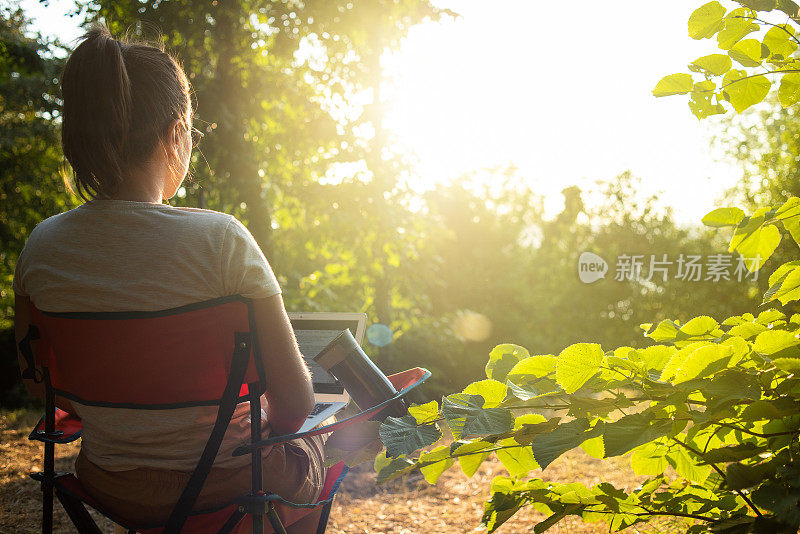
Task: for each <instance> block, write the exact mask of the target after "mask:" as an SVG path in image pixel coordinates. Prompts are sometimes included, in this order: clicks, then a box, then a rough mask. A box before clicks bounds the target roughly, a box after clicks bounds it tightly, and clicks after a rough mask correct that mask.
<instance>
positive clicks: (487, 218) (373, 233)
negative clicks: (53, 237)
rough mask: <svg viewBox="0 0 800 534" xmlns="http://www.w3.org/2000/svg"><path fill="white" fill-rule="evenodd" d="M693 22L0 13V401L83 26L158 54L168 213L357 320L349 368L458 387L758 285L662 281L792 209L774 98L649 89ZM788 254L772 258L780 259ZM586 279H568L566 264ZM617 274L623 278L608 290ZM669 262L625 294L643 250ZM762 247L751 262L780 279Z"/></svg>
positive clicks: (464, 13)
mask: <svg viewBox="0 0 800 534" xmlns="http://www.w3.org/2000/svg"><path fill="white" fill-rule="evenodd" d="M697 5H698V4H697V3H696V2H693V1H689V0H676V1H673V2H669V3H663V2H661V3H658V4H656V3H651V2H641V1H636V0H617V1H615V2H612V3H608V2H605V3H598V2H590V1H588V0H579V1H576V2H571V3H569V5H568V6H567V5H564V4H562V3H558V2H548V3H543V2H526V1H522V0H518V1H510V0H509V1H505V0H503V1H494V2H491V3H488V2H477V1H473V0H461V1H449V2H448V1H435V2H433V1H422V0H402V1H401V0H397V1H391V0H360V1H359V0H349V1H348V0H310V1H309V0H306V1H302V2H301V1H275V2H268V1H265V0H262V1H259V2H256V1H249V0H225V1H218V0H213V1H209V2H198V1H191V0H172V1H162V0H134V1H119V0H117V1H110V0H101V1H97V2H84V1H81V0H76V1H73V0H69V1H57V0H51V1H50V2H37V1H35V0H25V1H22V2H19V1H11V2H9V1H8V0H0V244H2V246H1V247H0V309H2V315H1V316H0V404H2V406H3V407H5V408H15V407H19V406H24V405H26V404H27V403H29V402H31V401H29V400H28V399H27V398H26V397H25V395H24V393H23V390H22V387H21V385H20V384H19V371H18V369H17V363H16V352H15V349H14V339H13V314H14V312H13V300H14V296H13V292H12V290H11V281H12V277H13V272H14V265H15V262H16V259H17V256H18V254H19V252H20V250H22V247H23V246H24V244H25V241H26V238H27V236H28V234H29V232H30V231H31V229H32V228H33V227H34V226H35V225H36V224H37V223H38V222H40V221H41V220H43V219H44V218H46V217H48V216H51V215H54V214H56V213H59V212H61V211H64V210H68V209H71V208H73V207H76V206H77V205H79V204H80V201H79V200H78V199H77V198H76V197H74V196H72V195H70V194H69V193H68V192H67V191H66V190H65V187H64V185H63V182H62V179H61V175H60V173H61V170H62V169H63V167H64V165H65V164H66V162H65V160H64V158H63V156H62V154H61V151H60V137H59V124H60V99H59V86H58V78H59V75H60V71H61V68H62V66H63V61H64V58H65V57H66V55H67V54H68V51H69V50H70V49H71V47H73V46H74V45H75V39H76V38H78V37H79V36H80V35H81V33H82V29H81V28H82V26H84V25H85V24H87V23H88V22H90V21H93V20H103V21H105V22H106V24H108V25H109V27H110V28H111V30H112V32H113V33H114V34H115V35H118V36H123V35H126V34H127V35H130V36H131V37H133V38H147V39H151V40H159V39H160V40H162V41H163V42H164V44H165V45H166V46H167V48H168V49H169V50H170V51H171V52H172V53H173V54H174V55H176V56H177V57H178V58H179V59H180V61H181V62H182V64H183V66H184V68H185V70H186V72H187V74H188V75H189V77H190V81H191V84H192V88H193V94H194V100H195V113H196V114H195V126H196V127H197V128H199V129H201V130H203V131H204V132H205V137H204V138H203V140H202V142H201V143H200V145H199V147H198V148H197V149H196V150H195V152H194V154H193V159H192V166H191V171H190V172H191V177H190V178H189V179H187V181H186V182H184V186H183V187H182V188H181V189H180V191H179V193H178V195H177V196H176V197H175V198H173V199H172V200H171V201H170V203H171V204H173V205H176V206H197V207H202V208H207V209H212V210H218V211H223V212H227V213H230V214H233V215H235V216H236V217H238V218H239V219H240V220H242V221H243V222H244V223H245V224H246V225H247V226H248V228H249V229H250V231H251V232H252V234H253V235H254V236H255V238H256V239H257V241H258V242H259V244H260V245H261V247H262V249H263V251H264V253H265V255H266V256H267V258H268V259H269V261H270V263H271V264H272V266H273V269H274V271H275V273H276V274H277V276H278V279H279V281H280V283H281V286H282V288H283V293H284V299H285V302H286V306H287V309H288V310H290V311H363V312H366V313H367V314H368V315H369V322H368V324H369V325H370V328H369V329H368V332H367V338H368V340H367V341H365V345H366V347H365V348H366V349H367V351H368V353H369V354H370V355H371V356H372V357H373V358H374V359H375V361H376V362H377V363H378V364H379V365H380V366H381V367H382V368H383V369H384V371H386V372H387V373H388V372H393V371H397V370H401V369H406V368H408V367H413V366H424V367H427V368H429V369H430V370H431V371H432V372H433V379H432V380H431V381H429V383H428V385H427V388H426V391H425V393H426V394H427V395H428V396H430V397H437V396H439V395H441V394H442V393H446V392H452V391H455V390H459V389H460V388H461V387H463V386H464V385H466V384H467V383H468V382H470V381H473V380H476V379H478V378H479V377H480V376H481V375H482V373H483V366H484V364H485V362H486V359H487V355H488V352H489V351H490V350H491V348H492V347H493V346H495V345H496V344H498V343H516V344H519V345H523V346H525V347H527V348H528V349H529V351H530V352H531V354H548V353H555V354H557V353H558V352H559V351H560V350H561V349H562V348H563V347H565V346H567V345H569V344H572V343H575V342H580V341H595V342H600V343H602V345H603V347H604V348H605V349H612V348H615V347H618V346H622V345H632V346H643V345H646V339H645V338H644V337H643V336H642V331H641V329H640V328H639V324H640V323H644V322H657V321H659V320H661V319H664V318H667V317H670V318H674V319H679V320H686V319H688V318H691V317H693V316H696V315H700V314H707V315H712V316H713V317H715V318H716V319H720V320H721V319H723V318H725V317H727V316H728V315H731V314H734V313H742V312H744V311H746V310H748V309H752V308H753V307H754V306H755V305H757V304H758V303H759V302H760V294H761V293H762V292H763V291H764V289H765V285H766V278H767V277H766V276H760V277H758V279H756V280H753V279H752V277H748V278H747V279H746V280H745V279H742V280H739V279H737V277H736V276H735V275H734V268H735V260H734V265H733V266H732V267H731V268H730V277H729V278H730V279H729V280H725V279H719V280H714V279H713V278H712V279H708V280H706V279H705V278H706V272H703V274H702V276H701V277H700V279H699V280H696V281H695V280H684V279H681V278H680V277H679V276H678V274H679V273H678V265H677V263H678V259H679V258H680V256H681V255H684V256H688V255H697V256H701V257H702V259H703V262H705V261H706V260H707V259H708V257H709V256H712V255H715V254H723V253H727V240H728V239H729V237H730V236H729V235H728V233H726V232H712V231H709V230H707V229H704V228H703V227H702V225H701V224H700V218H701V217H702V216H703V215H704V214H705V213H706V212H708V211H710V210H711V209H713V208H714V207H716V206H718V205H738V206H741V207H743V208H745V209H747V208H752V206H755V205H766V204H769V203H777V202H780V200H781V199H784V198H786V197H787V196H789V195H792V194H797V193H798V192H800V191H798V190H799V189H800V187H798V185H797V184H798V179H797V178H798V177H797V169H796V167H797V161H798V160H800V141H799V140H800V126H798V122H797V121H796V120H795V114H796V110H795V109H791V108H790V109H782V108H781V107H780V105H779V104H777V103H776V102H767V103H765V104H761V105H759V106H757V107H756V108H754V109H753V110H752V111H749V112H747V113H745V114H743V115H742V116H739V117H736V118H731V117H725V116H723V117H721V118H717V119H707V120H706V121H704V122H702V123H701V122H699V121H698V120H697V119H695V118H694V116H693V115H692V114H691V113H690V111H689V109H688V107H687V104H686V100H685V99H680V98H677V99H662V100H656V99H655V98H654V97H653V96H652V93H651V91H652V88H653V87H654V86H655V84H656V82H657V81H658V80H659V79H660V78H661V77H662V76H663V75H665V74H668V73H670V72H675V71H680V70H683V69H684V68H685V65H686V64H687V63H688V62H689V61H691V60H692V59H693V58H695V57H699V56H701V55H704V54H708V53H711V52H712V51H713V50H712V45H713V43H711V44H709V43H707V42H694V41H692V40H691V39H689V38H688V37H687V36H686V34H685V28H686V20H687V19H688V17H689V15H690V13H691V12H692V10H693V9H694V8H696V7H697ZM786 246H788V245H786ZM587 251H589V252H594V253H595V254H597V255H599V256H601V257H602V258H604V259H605V260H606V261H607V262H608V269H609V270H608V273H607V274H606V277H605V278H604V279H600V280H598V281H596V282H594V283H591V284H586V283H583V282H581V280H580V279H579V277H578V257H579V256H580V254H581V253H582V252H587ZM623 255H642V257H643V261H644V268H643V271H642V274H643V277H642V279H638V280H637V279H635V278H634V277H628V278H633V279H623V280H615V271H616V263H617V258H618V257H620V256H623ZM664 255H666V256H667V259H668V260H669V261H671V262H673V263H672V264H671V266H670V270H669V273H668V276H663V277H662V276H661V275H660V274H659V275H657V276H653V277H651V278H650V279H649V280H646V278H648V269H649V260H650V257H651V256H655V257H656V259H658V260H661V259H663V257H664ZM785 258H786V253H785V252H783V253H781V252H779V253H778V254H776V256H775V257H773V259H772V260H771V262H770V263H769V264H768V265H767V267H766V271H767V272H768V271H769V267H770V265H772V264H774V263H778V262H781V261H782V260H784V259H785Z"/></svg>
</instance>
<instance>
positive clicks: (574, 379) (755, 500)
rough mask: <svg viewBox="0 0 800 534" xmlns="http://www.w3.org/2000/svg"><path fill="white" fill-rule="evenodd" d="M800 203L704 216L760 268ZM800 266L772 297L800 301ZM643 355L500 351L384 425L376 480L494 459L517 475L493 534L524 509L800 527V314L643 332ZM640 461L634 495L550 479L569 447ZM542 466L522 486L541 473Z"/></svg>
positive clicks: (494, 515)
mask: <svg viewBox="0 0 800 534" xmlns="http://www.w3.org/2000/svg"><path fill="white" fill-rule="evenodd" d="M798 206H800V199H797V198H791V199H790V200H789V201H787V202H786V203H785V204H784V205H782V206H780V207H777V208H763V209H759V210H757V211H756V212H754V213H753V214H751V215H749V216H747V215H745V213H744V212H743V211H742V210H739V209H737V208H722V209H718V210H715V211H713V212H711V213H709V214H708V215H707V216H706V217H705V218H704V219H703V221H704V223H705V224H707V225H709V226H714V227H725V226H730V227H733V229H734V235H733V238H732V240H731V244H730V250H731V251H732V252H733V251H735V252H738V253H739V254H741V255H742V256H743V257H744V258H745V259H746V261H747V266H748V267H749V268H750V269H751V270H756V269H758V268H760V267H761V265H763V263H764V262H765V261H766V260H767V259H768V258H769V257H770V255H771V254H772V252H773V251H774V250H775V248H776V247H777V246H778V244H779V242H780V239H781V232H780V231H779V228H778V227H779V226H782V227H783V228H784V229H785V230H786V231H787V232H788V233H789V235H791V236H792V238H794V240H795V241H799V240H800V231H799V230H800V227H797V224H798V223H797V218H798V217H797V216H798V215H800V211H798V210H800V208H799V207H798ZM798 267H800V262H797V261H792V262H788V263H786V264H784V265H781V266H780V267H778V268H777V269H776V270H775V272H774V273H773V274H772V276H771V277H770V286H771V287H770V288H769V291H768V292H767V294H766V295H765V297H764V303H765V304H769V305H771V306H778V305H779V304H780V305H786V304H789V303H791V302H793V301H796V300H800V290H798V287H797V286H798V283H797V282H796V279H797V278H798V277H800V274H798V273H800V271H798ZM641 327H642V330H643V331H644V335H645V336H646V337H647V338H649V339H650V340H651V341H653V342H654V344H652V345H651V346H648V347H646V348H638V349H637V348H633V347H627V346H624V347H619V348H617V349H615V350H610V351H607V350H603V349H602V348H601V346H600V345H599V344H595V343H577V344H574V345H571V346H569V347H567V348H565V349H564V350H562V351H561V352H560V353H559V354H558V355H554V354H544V355H531V354H529V352H528V351H527V350H526V349H525V348H523V347H520V346H517V345H511V344H506V345H499V346H497V347H495V348H494V350H492V352H491V353H490V355H489V360H488V362H487V364H486V379H485V380H481V381H478V382H474V383H472V384H470V385H469V386H467V387H466V388H465V389H464V390H463V391H461V392H459V393H454V394H451V395H446V396H444V397H443V398H442V399H441V402H437V401H431V402H429V403H427V404H423V405H415V406H412V407H411V408H410V409H409V414H408V415H406V416H403V417H399V418H394V417H389V418H387V420H386V421H385V422H384V423H383V424H382V425H381V426H380V430H379V432H380V437H381V440H382V442H383V443H384V445H385V447H386V450H385V452H383V453H381V454H380V455H379V456H378V457H377V459H376V460H375V469H376V471H377V473H378V480H379V481H380V482H384V481H388V480H391V479H393V478H396V477H398V476H401V475H403V474H405V473H408V472H409V471H411V470H413V469H420V470H421V472H422V474H423V475H424V477H425V479H426V480H427V481H428V482H430V483H432V484H435V483H436V481H437V479H438V478H439V476H440V475H441V474H442V473H443V472H444V471H445V470H447V469H449V468H450V467H452V466H454V465H455V464H456V463H458V464H459V466H460V468H461V470H462V471H463V472H464V474H465V475H467V476H472V475H473V474H474V473H475V472H476V470H477V469H478V467H479V466H480V464H481V463H482V462H483V461H485V460H486V459H487V458H489V457H490V455H495V456H496V457H497V458H498V459H499V461H500V462H502V464H503V465H504V466H505V468H506V470H507V471H508V473H509V475H508V476H498V477H496V478H495V479H494V481H493V482H492V487H491V496H490V498H489V500H488V501H487V502H486V504H485V513H484V516H483V522H484V523H485V525H486V526H487V528H488V530H489V532H493V531H494V530H496V529H497V528H498V527H499V526H500V525H502V524H503V523H504V522H505V521H506V520H508V519H509V518H510V517H512V516H513V515H514V514H515V513H516V512H517V511H518V510H519V509H520V508H522V507H523V506H528V505H530V506H533V507H534V508H536V509H537V510H539V511H541V512H543V513H545V514H546V516H547V519H546V520H544V521H543V522H541V523H539V524H538V525H536V527H535V531H536V532H543V531H545V530H547V529H548V528H549V527H551V526H553V525H554V524H556V523H557V522H558V521H559V520H560V519H562V518H563V517H565V516H567V515H577V516H579V517H581V518H582V519H583V520H584V521H587V522H594V521H604V522H606V523H607V524H608V525H609V527H610V529H611V530H612V531H616V530H621V529H623V528H626V527H629V526H632V525H635V524H638V523H642V522H646V521H648V520H649V519H651V518H653V517H656V516H673V517H680V518H685V519H686V520H687V521H689V522H690V524H691V526H690V527H689V529H688V532H701V531H706V530H711V531H714V532H730V533H733V532H796V531H797V529H798V526H800V507H798V503H800V477H799V476H798V475H799V474H800V462H798V453H800V443H798V437H800V339H798V334H800V314H794V315H788V314H786V313H784V312H783V311H782V310H781V309H779V306H778V307H774V308H769V309H765V310H764V311H761V312H760V313H757V314H751V313H745V314H742V315H735V316H732V317H728V318H726V319H724V320H723V321H721V322H718V321H717V320H715V319H714V318H712V317H709V316H705V315H703V316H699V317H695V318H693V319H691V320H689V321H686V322H685V323H681V322H680V321H677V320H664V321H661V322H660V323H658V324H643V325H642V326H641ZM578 447H580V448H582V449H583V450H584V451H585V452H586V453H588V454H590V455H592V456H594V457H597V458H611V457H615V456H620V455H626V454H630V463H631V467H632V469H633V471H634V472H635V473H636V474H637V475H641V476H648V477H649V478H648V479H647V481H646V482H645V483H643V484H642V485H641V486H639V487H638V488H636V489H634V490H632V491H628V490H625V489H622V488H616V487H614V486H613V485H611V484H609V483H606V482H604V483H601V484H597V485H595V486H592V487H587V486H585V485H583V484H578V483H573V484H560V483H554V482H551V481H547V480H545V479H544V478H543V475H544V473H545V472H546V470H547V467H548V466H549V465H550V464H552V463H553V462H554V461H555V460H556V459H557V458H558V457H559V456H561V455H562V454H564V453H565V452H567V451H570V450H572V449H576V448H578ZM537 469H541V470H542V471H541V472H539V473H537V475H535V476H533V477H531V478H528V476H530V475H531V472H532V471H534V470H537Z"/></svg>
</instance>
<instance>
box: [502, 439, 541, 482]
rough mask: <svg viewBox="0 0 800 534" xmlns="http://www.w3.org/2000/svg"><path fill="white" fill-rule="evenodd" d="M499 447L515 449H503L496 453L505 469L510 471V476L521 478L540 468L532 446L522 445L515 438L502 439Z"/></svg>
mask: <svg viewBox="0 0 800 534" xmlns="http://www.w3.org/2000/svg"><path fill="white" fill-rule="evenodd" d="M497 445H499V446H500V447H513V448H510V449H501V450H498V451H497V452H496V453H495V454H497V458H498V459H499V460H500V463H502V464H503V467H505V468H506V469H507V470H508V474H509V475H511V476H521V475H525V474H527V473H528V472H529V471H533V470H534V469H538V468H539V464H537V463H536V459H535V458H534V457H533V450H532V449H531V447H530V446H524V445H520V444H519V443H517V442H516V441H515V440H514V439H513V438H507V439H501V440H500V441H498V442H497Z"/></svg>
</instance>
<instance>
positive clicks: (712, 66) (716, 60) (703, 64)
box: [689, 54, 738, 222]
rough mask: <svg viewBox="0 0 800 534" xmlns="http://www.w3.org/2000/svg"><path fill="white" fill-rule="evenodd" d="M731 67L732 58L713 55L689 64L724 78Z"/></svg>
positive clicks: (691, 66)
mask: <svg viewBox="0 0 800 534" xmlns="http://www.w3.org/2000/svg"><path fill="white" fill-rule="evenodd" d="M731 66H732V63H731V58H730V57H729V56H726V55H725V54H711V55H708V56H703V57H699V58H697V59H695V60H694V61H693V62H692V63H690V64H689V68H690V69H691V70H693V71H695V72H698V71H703V72H707V73H709V74H713V75H714V76H722V75H723V74H725V73H726V72H728V71H729V70H731ZM737 222H738V221H737Z"/></svg>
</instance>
